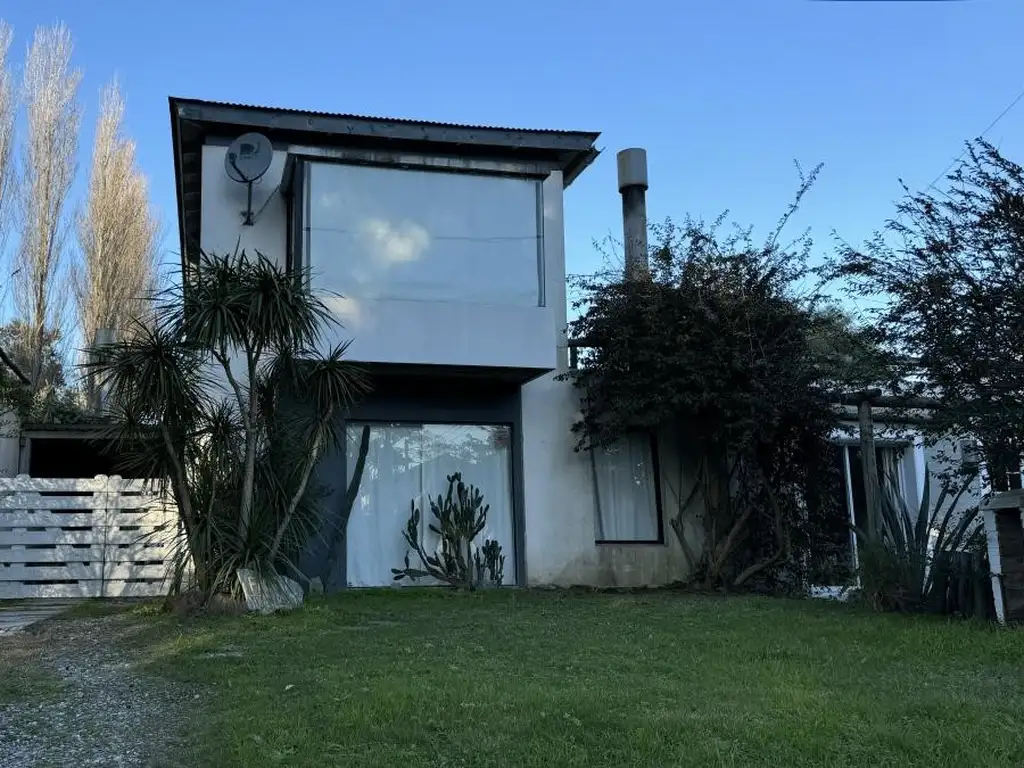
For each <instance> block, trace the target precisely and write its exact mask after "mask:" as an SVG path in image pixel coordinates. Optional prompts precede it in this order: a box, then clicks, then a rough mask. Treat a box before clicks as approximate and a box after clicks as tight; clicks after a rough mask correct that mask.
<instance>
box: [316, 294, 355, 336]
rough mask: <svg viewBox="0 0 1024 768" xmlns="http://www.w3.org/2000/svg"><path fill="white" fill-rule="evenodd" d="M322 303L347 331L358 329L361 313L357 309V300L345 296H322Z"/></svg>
mask: <svg viewBox="0 0 1024 768" xmlns="http://www.w3.org/2000/svg"><path fill="white" fill-rule="evenodd" d="M321 299H322V301H323V303H324V304H325V305H327V308H328V309H329V310H330V311H331V312H333V313H334V315H335V317H337V318H338V321H339V322H340V323H341V325H342V327H343V328H344V329H345V330H346V331H349V332H355V331H357V330H359V328H360V326H361V324H362V320H363V315H362V312H361V311H360V309H359V302H358V301H356V300H355V299H350V298H348V297H347V296H322V297H321Z"/></svg>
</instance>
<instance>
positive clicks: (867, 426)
mask: <svg viewBox="0 0 1024 768" xmlns="http://www.w3.org/2000/svg"><path fill="white" fill-rule="evenodd" d="M871 394H872V393H871V392H865V393H864V394H863V397H862V398H861V401H860V403H859V404H858V405H857V421H858V423H859V426H860V461H861V467H862V468H863V470H864V505H865V507H866V508H867V510H866V511H867V518H868V519H867V527H868V530H867V534H868V536H871V537H875V536H876V535H877V534H878V530H879V525H878V513H879V502H880V501H881V494H880V493H879V487H878V465H877V462H876V460H875V425H874V422H873V421H872V419H871Z"/></svg>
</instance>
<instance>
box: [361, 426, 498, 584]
mask: <svg viewBox="0 0 1024 768" xmlns="http://www.w3.org/2000/svg"><path fill="white" fill-rule="evenodd" d="M362 428H363V425H361V424H351V425H349V427H348V429H347V432H346V442H347V453H348V471H349V473H351V472H352V471H353V468H354V467H355V463H356V458H357V455H358V451H359V440H360V437H361V434H362ZM511 447H512V441H511V433H510V428H509V427H505V426H475V425H465V424H425V425H411V424H372V425H371V426H370V450H369V452H368V453H367V456H366V465H365V467H364V468H363V478H362V481H361V482H360V484H359V495H358V496H357V497H356V503H355V506H354V507H353V509H352V516H351V518H349V523H348V536H347V552H348V583H349V585H350V586H355V587H376V586H385V585H389V584H393V583H394V581H393V574H392V573H391V569H392V568H401V567H402V565H403V562H404V559H405V553H406V550H407V549H408V547H407V546H406V543H405V540H404V539H403V538H402V530H403V529H404V528H405V524H406V521H408V519H409V512H410V511H411V508H410V503H412V502H415V504H416V506H417V507H418V508H419V509H420V510H421V513H422V515H423V521H422V522H421V524H420V535H421V537H423V544H424V549H425V550H426V551H427V552H430V551H436V550H438V549H439V546H440V541H439V539H438V537H437V535H436V534H434V533H432V532H431V531H430V530H429V528H428V526H427V525H426V524H429V523H431V522H432V521H433V517H432V515H431V513H430V505H429V502H428V501H427V499H428V498H429V497H434V498H436V497H437V496H438V495H439V494H440V495H443V494H444V493H445V492H446V491H447V489H448V481H447V476H448V475H450V474H452V473H453V472H461V473H462V480H463V482H465V483H468V484H472V485H475V486H476V487H477V488H479V489H480V492H481V493H482V494H483V496H484V503H485V504H489V505H490V507H491V509H490V511H489V512H488V514H487V526H486V527H485V528H484V530H483V531H482V532H481V533H480V535H479V536H478V537H477V539H476V543H477V545H478V546H482V545H483V543H484V542H485V541H486V540H487V539H494V540H496V541H497V542H498V543H499V544H501V549H502V553H503V554H504V555H505V572H504V579H503V583H505V584H514V583H515V548H514V547H515V539H514V535H513V530H514V529H513V523H512V520H513V518H512V471H511V470H512V462H511V454H510V451H511ZM424 523H426V524H424ZM409 561H410V564H412V565H413V566H418V565H419V562H418V560H417V558H416V555H415V553H412V554H411V555H410V560H409ZM401 583H402V584H408V583H409V582H408V581H403V582H401ZM414 583H419V584H425V583H430V582H429V581H427V580H423V579H420V580H418V581H417V582H414Z"/></svg>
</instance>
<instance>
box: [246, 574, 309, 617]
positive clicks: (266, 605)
mask: <svg viewBox="0 0 1024 768" xmlns="http://www.w3.org/2000/svg"><path fill="white" fill-rule="evenodd" d="M238 583H239V584H241V586H242V593H243V594H244V595H245V605H246V607H247V608H248V609H249V610H250V611H253V612H256V613H263V614H267V613H275V612H276V611H290V610H292V609H293V608H298V607H299V606H300V605H302V587H301V586H300V585H299V583H298V582H297V581H295V580H294V579H289V578H288V577H287V576H282V575H280V574H278V573H257V572H256V571H254V570H252V569H250V568H240V569H239V570H238Z"/></svg>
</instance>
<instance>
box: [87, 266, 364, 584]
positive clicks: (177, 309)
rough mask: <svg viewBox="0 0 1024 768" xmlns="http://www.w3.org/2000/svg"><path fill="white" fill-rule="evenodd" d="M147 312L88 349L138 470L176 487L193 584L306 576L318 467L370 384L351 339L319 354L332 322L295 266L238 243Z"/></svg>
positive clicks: (184, 552)
mask: <svg viewBox="0 0 1024 768" xmlns="http://www.w3.org/2000/svg"><path fill="white" fill-rule="evenodd" d="M154 310H155V311H154V312H153V315H152V320H151V321H150V322H149V323H147V324H142V323H138V324H136V325H135V326H134V328H133V333H131V334H129V335H128V336H127V337H126V338H123V339H121V340H119V341H117V342H116V343H114V344H111V345H106V346H104V347H102V348H100V349H97V350H93V352H94V362H92V363H91V366H92V368H93V369H94V371H93V372H94V374H95V375H96V378H97V380H98V381H99V382H100V384H101V386H103V387H105V388H106V389H107V391H108V392H109V402H110V416H111V420H112V424H113V427H112V429H113V431H114V433H115V434H116V435H117V436H118V437H119V438H120V439H121V441H122V444H123V445H124V453H126V454H127V455H128V456H129V458H130V459H131V461H132V462H133V464H134V465H135V466H134V469H135V471H139V470H142V471H144V472H145V474H146V476H150V477H157V478H166V480H167V481H168V483H169V485H170V488H171V490H172V491H173V494H174V498H175V499H176V501H177V504H178V509H179V512H180V518H181V525H182V530H183V532H184V539H183V544H184V546H183V547H182V548H181V549H182V555H183V557H184V556H187V557H189V558H190V559H191V561H192V564H193V567H194V573H195V579H196V582H197V586H198V587H199V588H201V589H202V590H203V591H204V592H205V593H206V594H207V595H211V594H213V593H214V592H216V591H222V590H226V589H233V588H234V584H235V573H236V572H237V571H238V569H240V568H253V569H255V570H265V571H271V570H276V571H282V570H283V571H285V572H289V573H291V574H293V575H299V576H301V575H302V574H299V573H298V567H297V555H298V553H299V551H300V550H301V548H302V547H303V546H304V544H305V543H306V541H308V539H309V536H310V535H312V534H313V532H314V531H316V530H318V529H319V526H320V522H321V520H320V517H321V516H320V514H319V508H318V504H317V496H318V494H317V493H315V490H316V489H314V488H313V487H312V486H313V484H312V482H311V479H312V475H313V469H314V467H315V465H316V462H317V460H318V459H319V458H320V456H321V455H322V454H323V453H324V451H326V450H329V449H332V448H334V447H336V446H337V445H338V443H339V440H340V439H341V438H342V434H341V429H340V426H339V425H340V419H339V416H340V415H341V414H342V413H343V412H344V411H345V410H346V409H347V408H348V407H349V406H350V405H351V404H352V403H353V402H354V401H355V400H356V399H357V398H358V397H359V396H361V395H362V394H363V393H365V392H366V391H367V390H368V382H367V380H366V377H365V375H364V374H363V372H362V371H361V370H360V369H359V368H358V367H357V366H355V365H353V364H352V363H350V362H348V361H347V360H345V358H344V354H345V350H346V347H347V345H346V344H343V345H340V346H336V347H334V348H332V349H330V350H329V351H327V352H326V353H321V352H319V351H318V350H320V348H321V346H322V343H323V341H324V335H325V331H326V330H327V329H328V328H329V327H331V326H332V325H337V321H336V320H335V318H334V316H333V314H332V313H331V312H330V310H329V309H328V308H327V306H326V305H325V304H324V303H323V301H322V300H321V299H320V298H319V297H317V296H316V295H315V294H313V293H311V292H310V291H308V290H306V289H305V288H304V287H303V286H302V285H301V283H300V282H299V281H296V280H295V279H294V276H293V275H291V274H289V273H288V272H287V271H285V270H284V269H283V268H282V267H280V266H278V265H277V264H276V263H275V262H273V261H272V260H270V259H268V258H266V257H265V256H264V255H263V254H261V253H258V252H257V253H256V255H255V256H249V255H247V254H246V252H245V251H242V252H240V253H239V252H236V253H234V254H230V255H216V254H203V255H202V256H201V258H200V261H199V264H198V265H197V266H196V267H195V268H194V269H193V270H191V271H190V272H189V273H188V276H187V278H185V279H183V280H182V285H181V286H178V287H175V288H173V289H170V290H168V291H165V292H162V293H160V294H158V295H157V296H156V297H155V300H154ZM353 483H356V484H357V483H358V478H354V479H353ZM336 517H337V519H339V520H341V521H347V518H348V515H347V514H345V511H344V510H342V514H341V515H337V516H336Z"/></svg>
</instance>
